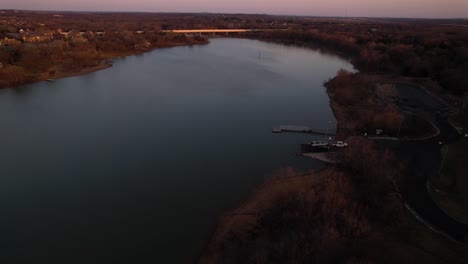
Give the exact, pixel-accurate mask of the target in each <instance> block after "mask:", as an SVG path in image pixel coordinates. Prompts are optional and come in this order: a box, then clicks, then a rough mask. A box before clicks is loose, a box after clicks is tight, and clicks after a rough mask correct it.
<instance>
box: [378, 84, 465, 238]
mask: <svg viewBox="0 0 468 264" xmlns="http://www.w3.org/2000/svg"><path fill="white" fill-rule="evenodd" d="M397 88H398V91H399V96H400V97H405V98H406V99H407V100H408V103H409V104H412V105H415V106H416V109H417V110H415V111H414V112H415V113H417V112H419V113H420V114H424V115H425V117H426V118H427V117H429V118H430V119H431V121H432V122H433V123H434V124H435V125H436V126H437V127H438V128H439V129H440V135H439V136H438V137H437V138H433V139H429V140H427V141H422V142H404V143H395V142H387V143H385V144H387V145H389V146H390V147H391V148H393V149H394V150H395V152H396V154H397V155H398V156H399V157H400V158H401V159H402V160H404V161H406V162H407V164H408V166H409V170H410V173H409V175H408V176H407V177H405V178H404V179H402V180H401V182H400V190H401V191H402V194H403V197H404V199H405V200H406V202H407V203H408V204H409V205H410V206H411V207H412V208H413V209H414V210H415V211H416V212H417V213H418V214H419V215H420V216H421V217H422V218H423V219H424V220H425V221H426V222H428V223H430V224H431V225H432V226H434V227H435V228H436V229H438V230H440V231H442V232H444V233H446V234H448V235H449V236H451V237H452V238H454V239H456V240H458V241H461V242H463V241H464V242H468V226H467V225H465V224H462V223H460V222H458V221H456V220H454V219H453V218H451V217H450V216H448V215H447V214H446V213H445V212H444V211H443V210H442V209H440V208H439V207H438V206H437V204H436V203H435V202H434V201H433V199H432V197H431V196H430V194H429V193H428V191H427V188H426V183H427V180H428V179H429V178H430V177H432V176H434V175H436V174H438V172H439V169H440V166H441V154H440V153H441V152H440V149H441V147H442V146H441V145H440V144H439V142H443V144H450V143H453V142H456V141H457V140H458V139H459V138H460V135H459V134H458V132H457V131H456V129H455V128H453V127H452V126H451V125H450V124H449V123H448V121H447V117H446V116H444V115H443V114H440V112H446V111H445V110H446V108H447V105H446V104H445V103H444V102H441V101H440V100H438V99H436V98H433V97H432V96H430V95H429V94H427V93H425V92H424V91H423V90H421V89H420V88H416V89H415V90H411V89H412V87H410V86H407V85H406V86H400V87H397ZM441 110H443V111H441Z"/></svg>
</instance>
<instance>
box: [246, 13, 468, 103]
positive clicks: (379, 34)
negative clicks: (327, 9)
mask: <svg viewBox="0 0 468 264" xmlns="http://www.w3.org/2000/svg"><path fill="white" fill-rule="evenodd" d="M247 36H248V37H252V38H258V37H260V38H262V39H267V40H271V41H278V42H286V43H292V44H299V45H312V46H315V47H318V48H322V49H324V50H329V51H332V52H335V53H339V54H341V55H343V56H346V57H348V58H350V59H351V60H352V62H353V64H354V65H355V66H356V67H357V68H358V69H359V70H360V71H361V72H366V73H383V74H397V75H404V76H412V77H429V78H433V79H435V80H437V81H438V82H439V83H440V84H441V85H442V86H443V87H444V88H445V89H446V90H447V91H450V92H451V93H453V94H457V95H462V94H464V93H465V92H467V91H468V74H466V73H467V72H468V28H466V27H454V26H440V25H433V24H425V23H414V24H408V23H396V22H395V23H384V22H382V21H378V22H374V23H369V22H367V23H357V22H354V23H343V21H342V22H341V23H340V22H333V23H325V24H324V23H309V24H305V25H303V27H302V28H300V29H299V28H298V29H295V30H288V31H270V32H263V33H261V34H260V36H259V35H254V34H250V35H249V34H247Z"/></svg>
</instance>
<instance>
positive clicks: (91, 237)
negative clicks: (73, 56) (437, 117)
mask: <svg viewBox="0 0 468 264" xmlns="http://www.w3.org/2000/svg"><path fill="white" fill-rule="evenodd" d="M259 54H260V56H259ZM340 68H346V69H351V66H350V64H349V63H347V62H346V61H344V60H341V59H339V58H337V57H333V56H329V55H324V54H321V53H319V52H316V51H312V50H307V49H302V48H297V47H286V46H282V45H275V44H268V43H264V42H259V41H253V40H240V39H213V40H212V41H211V44H209V45H205V46H196V47H177V48H170V49H161V50H155V51H153V52H150V53H146V54H144V55H140V56H132V57H127V58H123V59H118V60H116V61H115V64H114V67H112V68H110V69H107V70H103V71H100V72H96V73H92V74H89V75H85V76H80V77H74V78H66V79H61V80H57V81H55V82H53V83H48V82H43V83H37V84H33V85H29V86H26V87H22V88H20V89H15V90H13V89H8V90H2V91H0V122H1V123H0V261H1V263H188V262H189V261H190V260H191V259H193V257H194V256H196V254H197V253H198V252H199V250H200V248H201V247H202V245H203V243H204V242H205V240H206V239H207V237H208V236H209V234H210V231H211V229H212V228H213V226H214V223H215V222H216V219H217V217H218V216H219V215H220V214H221V213H222V212H223V211H225V210H227V209H229V208H232V207H234V206H235V205H236V203H237V202H239V201H240V200H242V199H244V198H245V197H246V196H247V195H248V194H249V192H250V191H252V190H253V189H254V188H255V187H256V186H257V185H258V184H260V183H261V182H262V181H263V179H264V178H265V177H267V176H269V175H271V174H272V173H273V172H274V171H276V170H278V169H280V168H282V167H286V166H295V167H298V168H302V169H313V168H319V167H320V166H321V165H320V164H319V163H317V162H314V161H312V160H309V159H305V158H299V157H294V156H293V155H291V153H293V152H297V151H298V150H299V144H300V143H302V142H305V141H309V140H312V139H314V137H311V136H310V135H301V134H280V135H278V134H272V133H271V129H272V127H274V126H277V125H287V124H294V125H308V126H310V127H314V128H325V127H327V126H330V127H332V126H334V125H335V121H334V120H335V119H334V117H333V114H332V112H331V110H330V107H329V100H328V97H327V95H326V93H325V89H324V88H323V86H322V83H323V81H324V80H326V79H327V78H329V77H332V76H334V75H335V73H336V72H337V70H338V69H340ZM330 121H332V122H330ZM316 138H317V139H321V137H316ZM143 260H146V261H143Z"/></svg>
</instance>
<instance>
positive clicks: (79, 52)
mask: <svg viewBox="0 0 468 264" xmlns="http://www.w3.org/2000/svg"><path fill="white" fill-rule="evenodd" d="M70 34H71V36H68V37H66V38H65V37H64V36H63V35H60V34H58V36H57V37H55V38H54V39H53V40H52V41H50V42H41V43H24V42H20V41H18V42H17V43H16V44H14V45H2V46H0V65H1V67H0V88H2V87H11V86H17V85H20V84H23V83H28V82H32V81H35V80H41V79H48V78H55V77H56V76H60V75H64V74H65V75H66V74H67V73H74V72H79V71H80V70H82V69H85V68H89V67H95V66H98V65H100V64H102V63H104V62H106V61H108V60H109V59H111V58H114V57H119V56H125V55H131V54H136V53H140V52H144V51H147V50H151V49H154V48H160V47H171V46H178V45H193V44H202V43H207V39H206V38H204V37H201V36H196V37H186V36H184V35H176V34H170V33H162V32H146V33H141V34H138V33H135V32H130V31H121V32H109V33H106V34H104V35H101V36H97V35H96V34H95V33H92V32H87V33H85V34H80V33H79V32H72V33H70Z"/></svg>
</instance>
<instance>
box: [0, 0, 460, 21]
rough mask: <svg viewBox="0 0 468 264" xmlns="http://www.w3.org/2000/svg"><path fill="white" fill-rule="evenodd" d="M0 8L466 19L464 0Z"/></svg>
mask: <svg viewBox="0 0 468 264" xmlns="http://www.w3.org/2000/svg"><path fill="white" fill-rule="evenodd" d="M0 9H26V10H54V11H59V10H60V11H131V12H133V11H143V12H210V13H257V14H277V15H308V16H365V17H418V18H424V17H425V18H468V0H229V1H227V0H0Z"/></svg>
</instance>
